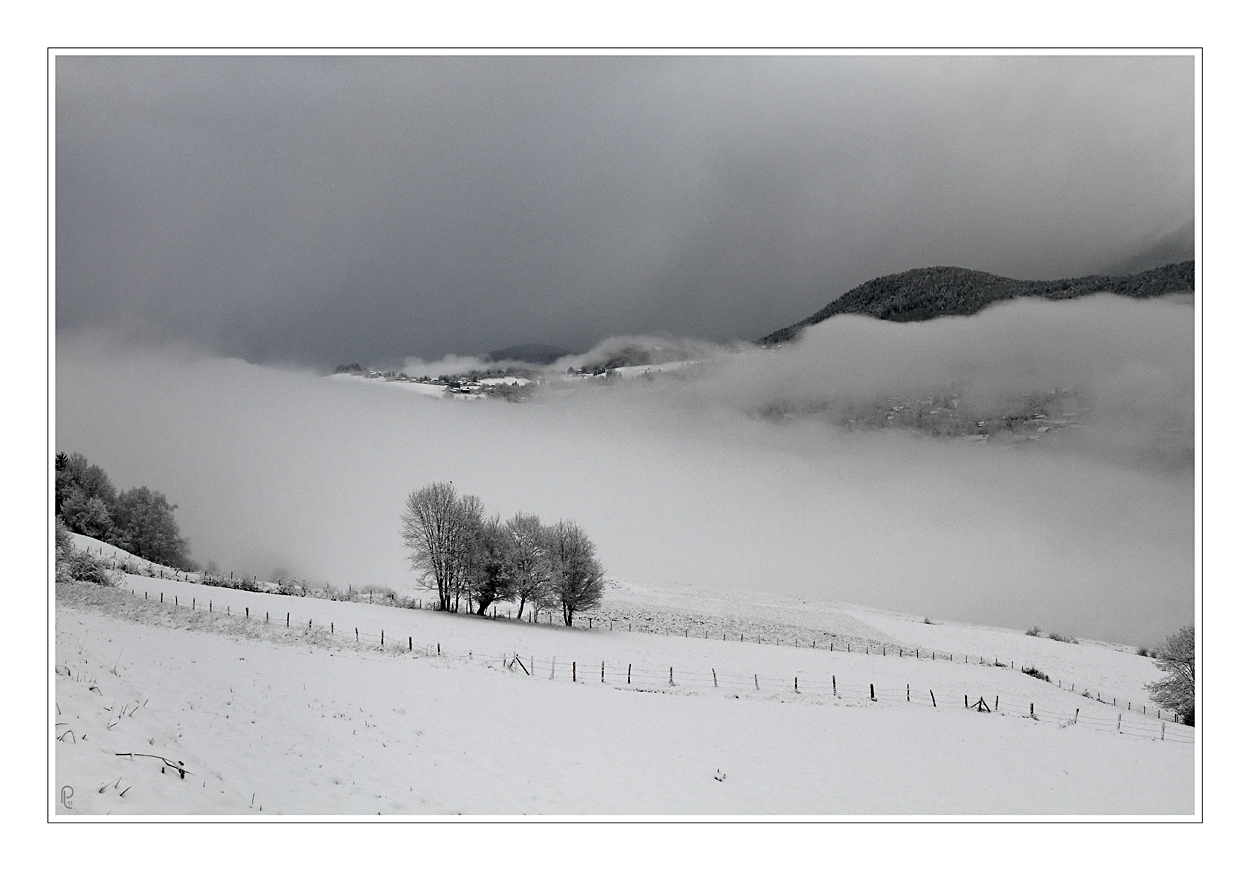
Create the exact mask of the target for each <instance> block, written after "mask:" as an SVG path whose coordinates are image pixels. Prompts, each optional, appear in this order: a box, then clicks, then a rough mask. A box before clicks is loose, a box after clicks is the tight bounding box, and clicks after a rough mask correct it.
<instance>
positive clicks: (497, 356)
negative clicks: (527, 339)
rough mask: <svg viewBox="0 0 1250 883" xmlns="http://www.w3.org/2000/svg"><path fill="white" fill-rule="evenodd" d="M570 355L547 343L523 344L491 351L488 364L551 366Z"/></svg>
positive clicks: (487, 356) (488, 355)
mask: <svg viewBox="0 0 1250 883" xmlns="http://www.w3.org/2000/svg"><path fill="white" fill-rule="evenodd" d="M567 355H569V351H568V350H566V349H564V348H563V347H558V346H550V345H549V344H545V343H523V344H520V345H518V346H509V347H504V348H503V349H500V350H491V351H490V352H489V353H487V355H486V361H488V362H528V363H529V364H531V365H550V364H551V363H552V362H554V361H555V360H556V359H560V358H563V357H564V356H567Z"/></svg>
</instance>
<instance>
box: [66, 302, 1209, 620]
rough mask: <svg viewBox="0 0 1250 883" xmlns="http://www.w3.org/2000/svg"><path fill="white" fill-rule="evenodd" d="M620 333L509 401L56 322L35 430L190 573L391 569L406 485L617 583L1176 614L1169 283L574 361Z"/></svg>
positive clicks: (949, 614)
mask: <svg viewBox="0 0 1250 883" xmlns="http://www.w3.org/2000/svg"><path fill="white" fill-rule="evenodd" d="M631 340H632V341H633V343H634V344H635V345H637V346H641V347H647V346H652V347H653V346H655V345H656V344H657V340H656V339H645V338H639V339H628V338H618V339H615V340H612V341H607V342H605V343H604V344H603V345H601V346H599V347H597V348H596V350H595V351H592V352H589V353H585V354H579V355H575V356H569V357H566V358H565V359H562V360H560V361H558V362H557V363H556V364H555V365H554V366H552V368H551V369H550V371H549V373H548V374H547V375H546V379H545V380H544V382H543V383H541V384H539V385H538V387H537V391H536V392H535V393H534V394H533V395H532V396H531V397H530V398H529V399H527V400H526V401H523V402H519V403H512V402H506V401H502V400H494V399H487V400H480V401H457V400H450V399H445V398H439V397H435V396H424V395H406V394H404V392H405V385H404V384H393V383H384V382H348V381H349V380H353V379H354V378H345V377H343V376H337V377H334V376H331V377H327V376H325V374H324V373H323V372H317V371H314V370H311V369H307V368H292V367H278V366H274V365H257V364H252V363H249V362H245V361H242V360H240V359H234V358H225V357H222V356H219V355H214V354H211V353H210V352H209V351H207V350H199V349H196V348H194V347H192V346H190V345H186V344H166V345H160V344H153V345H150V346H149V345H143V344H140V345H135V344H134V343H133V340H131V341H130V342H128V343H126V344H125V345H123V344H122V343H121V342H120V341H119V339H118V337H117V336H116V335H115V334H114V333H112V332H106V331H102V330H96V331H81V330H76V331H61V332H60V333H58V336H57V341H56V384H55V387H56V402H55V407H56V440H55V444H56V447H57V449H58V450H64V451H79V452H82V453H83V454H85V455H86V456H87V457H88V458H89V459H90V460H91V461H92V462H93V463H99V464H100V465H102V466H103V467H104V468H105V469H106V470H107V471H108V473H109V475H110V476H112V478H113V479H114V481H115V482H116V483H117V484H118V486H132V485H135V486H137V485H148V486H150V487H155V488H159V489H161V490H162V491H163V492H164V493H165V494H166V495H167V496H168V498H169V499H170V501H171V502H173V503H176V504H177V505H178V507H179V508H178V510H177V517H178V521H179V524H180V526H181V528H182V532H183V534H184V535H185V536H186V537H187V538H188V539H189V540H190V543H191V554H192V556H193V557H194V558H195V559H196V560H197V561H199V562H201V563H206V562H209V561H213V562H215V563H217V564H218V565H219V566H221V567H222V568H225V569H233V570H237V571H246V572H249V573H256V574H258V575H260V576H262V577H267V576H269V575H270V574H272V573H273V572H274V570H275V569H277V568H283V569H285V570H286V571H287V572H289V573H290V574H291V575H294V576H296V577H302V578H306V579H308V580H310V581H313V580H322V581H324V580H329V581H332V582H334V583H335V584H338V585H346V584H347V583H352V584H354V585H361V584H369V583H372V584H376V585H385V586H389V587H391V588H395V589H402V588H406V587H410V586H412V585H413V584H414V581H415V577H414V574H413V573H412V572H411V571H410V570H409V569H408V566H407V561H406V558H405V550H404V548H403V545H402V543H401V540H400V535H399V514H400V511H401V508H402V506H403V502H404V499H405V497H406V496H407V495H408V494H409V493H410V492H411V491H412V490H414V489H416V488H418V487H421V486H423V485H426V484H428V483H430V482H435V481H447V480H450V481H453V482H454V483H455V485H456V487H457V488H458V489H460V490H461V491H463V492H466V493H472V494H476V495H478V496H480V497H481V498H482V501H483V503H484V504H485V507H486V510H487V512H488V513H492V512H499V513H500V514H501V515H503V516H504V517H505V518H507V517H509V516H511V515H512V514H514V513H516V512H518V511H526V512H533V513H535V514H537V515H539V516H540V517H541V518H542V519H543V520H544V522H546V521H555V520H558V519H560V518H569V519H573V520H575V521H576V522H577V523H578V524H580V525H581V526H582V527H584V528H585V530H586V531H587V533H588V534H589V535H590V536H591V538H592V539H593V540H594V541H595V542H596V544H597V545H598V549H599V555H600V558H601V560H602V561H603V564H604V566H605V567H606V569H607V572H608V575H609V577H610V578H612V579H616V580H624V581H635V582H645V583H655V584H691V585H696V586H701V587H706V588H709V589H719V590H723V591H730V592H737V593H750V594H753V595H788V596H800V597H808V598H833V599H839V600H842V601H847V602H853V603H858V604H864V605H870V606H876V607H882V608H886V609H892V610H899V611H903V612H910V613H914V614H917V615H927V616H930V617H934V618H942V619H955V620H962V621H969V622H976V623H983V624H991V625H1002V626H1009V627H1019V628H1027V627H1028V626H1031V625H1038V626H1040V627H1041V628H1043V629H1046V630H1051V631H1056V632H1062V633H1065V634H1076V635H1078V636H1080V637H1089V638H1100V639H1107V640H1115V641H1122V642H1126V643H1132V644H1145V645H1150V644H1153V643H1154V642H1157V641H1158V640H1159V639H1160V638H1161V637H1162V636H1163V635H1164V634H1166V633H1168V632H1169V631H1172V630H1174V629H1175V628H1176V627H1177V625H1178V624H1182V623H1187V622H1192V621H1193V616H1194V466H1193V454H1194V451H1193V445H1194V422H1193V414H1194V307H1193V302H1192V297H1191V298H1188V299H1187V298H1184V297H1169V298H1161V299H1154V300H1149V301H1134V300H1130V299H1127V298H1121V297H1113V296H1108V295H1102V296H1096V297H1092V298H1084V299H1081V300H1077V301H1066V302H1043V301H1033V300H1022V301H1013V302H1008V303H1003V304H999V305H996V306H993V307H990V308H989V309H987V310H985V311H984V312H982V313H980V314H978V315H976V316H971V317H946V318H942V319H936V320H932V321H929V322H923V323H911V324H896V323H888V322H881V321H878V320H874V319H867V318H864V317H859V316H837V317H834V318H833V319H830V320H828V321H826V322H823V323H821V324H819V325H817V326H813V327H812V328H809V329H807V330H806V332H805V333H804V334H803V336H802V337H801V339H800V340H799V341H797V342H795V343H793V344H790V345H787V346H783V347H779V348H770V349H762V348H758V347H754V346H751V345H746V344H742V345H735V346H728V347H723V346H717V345H714V344H710V343H703V342H701V341H698V340H686V341H680V340H677V341H668V344H667V345H668V346H670V350H671V352H675V353H678V354H680V355H684V356H686V358H687V359H688V360H690V361H691V362H692V364H690V365H687V366H686V367H685V368H683V370H681V371H678V372H675V373H672V374H663V373H659V374H653V375H651V376H650V377H647V378H639V377H625V378H620V379H616V380H613V381H609V382H596V381H591V380H583V381H581V382H573V381H570V380H569V379H568V373H567V372H568V369H569V368H570V367H573V368H576V367H577V366H579V365H583V364H591V363H594V362H595V361H596V360H597V359H599V358H600V357H602V356H604V355H610V354H611V353H612V352H613V351H614V350H616V349H619V348H620V347H621V346H622V345H628V344H629V343H630V342H631ZM660 342H663V340H661V341H660ZM477 366H480V363H479V362H477V361H476V360H473V359H470V358H467V357H449V360H444V361H443V362H441V363H431V362H421V361H419V360H415V359H412V360H408V361H407V362H402V363H400V364H397V365H391V366H385V367H392V368H403V369H404V370H406V371H408V372H409V373H414V374H416V373H432V374H437V373H450V372H452V371H462V370H468V369H469V368H473V367H477ZM373 367H383V366H373ZM1039 403H1041V404H1039ZM1038 407H1044V408H1048V409H1049V413H1048V414H1046V415H1041V414H1040V413H1036V409H1037V408H1038ZM1003 415H1011V417H1012V419H1010V420H1002V419H997V418H1000V417H1002V416H1003ZM996 420H997V422H996Z"/></svg>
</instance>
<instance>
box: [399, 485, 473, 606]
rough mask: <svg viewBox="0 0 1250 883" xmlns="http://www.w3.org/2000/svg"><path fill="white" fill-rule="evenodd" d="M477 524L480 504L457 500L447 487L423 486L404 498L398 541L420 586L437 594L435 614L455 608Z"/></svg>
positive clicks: (468, 576)
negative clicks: (405, 550)
mask: <svg viewBox="0 0 1250 883" xmlns="http://www.w3.org/2000/svg"><path fill="white" fill-rule="evenodd" d="M481 522H482V501H481V500H479V499H478V498H477V497H473V496H466V497H463V498H461V497H460V496H458V495H457V493H456V489H455V488H454V487H452V486H451V484H450V483H449V482H448V483H436V484H431V485H427V486H426V487H423V488H421V490H419V491H413V492H412V493H411V494H409V495H408V500H407V503H406V504H405V506H404V512H403V515H402V516H401V523H402V530H401V531H400V534H401V536H402V537H403V540H404V545H405V546H407V547H408V549H409V553H408V560H409V561H411V562H412V566H413V567H414V568H415V569H416V570H418V571H420V572H421V574H422V576H421V581H422V584H423V585H425V586H426V587H427V588H431V589H435V590H436V591H437V592H438V609H439V610H451V609H453V605H454V609H457V610H458V609H459V608H460V596H461V595H462V594H465V593H467V592H468V590H469V589H470V586H471V583H472V579H473V546H474V544H475V543H476V541H477V532H478V530H479V529H480V526H481Z"/></svg>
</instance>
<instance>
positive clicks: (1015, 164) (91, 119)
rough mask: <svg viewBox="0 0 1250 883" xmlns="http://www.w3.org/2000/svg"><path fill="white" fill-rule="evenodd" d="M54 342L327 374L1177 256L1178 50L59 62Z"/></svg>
mask: <svg viewBox="0 0 1250 883" xmlns="http://www.w3.org/2000/svg"><path fill="white" fill-rule="evenodd" d="M55 123H56V142H55V147H56V169H55V174H56V179H55V183H56V204H55V210H56V299H55V304H56V323H57V330H58V332H62V331H82V330H87V329H120V330H124V331H127V332H134V333H137V334H138V335H140V336H141V337H142V339H143V340H145V341H146V342H147V343H148V344H151V343H156V342H161V341H178V342H186V343H190V344H192V345H195V346H198V347H201V348H205V349H207V350H209V351H210V352H212V353H215V354H219V355H225V356H237V357H242V358H245V359H247V360H249V361H253V362H261V363H269V362H294V363H298V364H305V365H309V366H312V367H317V368H322V369H325V368H329V367H333V365H335V364H337V363H339V362H344V361H360V362H362V363H367V364H374V365H384V364H388V363H389V364H398V363H400V362H401V361H402V360H403V359H404V358H405V357H419V358H427V359H432V358H437V357H440V356H442V355H444V354H447V353H460V354H477V353H483V352H486V351H488V350H491V349H496V348H501V347H505V346H510V345H514V344H520V343H531V342H532V343H549V344H554V345H557V346H563V347H567V348H569V349H570V350H574V351H585V350H588V349H589V348H590V347H591V346H593V345H594V344H595V343H596V342H597V341H599V340H601V339H603V338H605V337H608V336H610V335H617V334H640V333H664V334H672V335H684V336H694V337H703V338H709V339H712V340H719V341H723V340H730V339H754V338H756V337H759V336H761V335H763V334H766V333H768V332H770V331H773V330H775V329H776V328H778V327H782V326H785V325H789V324H791V323H793V322H795V321H797V320H799V319H801V318H803V317H805V316H807V315H809V314H810V313H812V312H814V311H815V310H816V309H818V308H819V307H821V306H823V305H824V304H825V303H827V302H828V301H829V300H831V299H832V298H834V297H835V296H837V295H839V294H841V293H842V292H844V291H846V290H848V289H850V288H852V287H854V286H855V285H858V284H859V283H861V282H863V281H866V280H867V279H869V278H872V277H874V276H880V275H884V274H887V273H895V272H901V271H903V270H907V269H911V268H913V267H918V266H933V265H956V266H963V267H969V268H973V269H980V270H987V271H990V272H994V273H1000V274H1003V275H1007V276H1014V277H1018V278H1055V277H1060V276H1075V275H1083V274H1088V273H1104V272H1119V271H1126V270H1136V269H1145V268H1147V267H1149V266H1153V265H1156V264H1159V263H1165V262H1167V261H1170V260H1180V259H1186V258H1189V257H1192V256H1193V244H1192V225H1193V221H1194V149H1193V145H1194V61H1193V59H1192V58H1191V57H1162V56H1156V57H1140V58H1133V57H1105V58H1077V57H1041V58H1027V57H1006V58H1002V57H976V58H905V57H876V58H864V57H607V58H603V57H598V58H596V57H565V58H555V57H533V58H522V57H394V58H380V57H372V58H330V57H307V58H283V57H253V58H246V57H242V58H233V57H155V58H126V57H65V56H62V57H59V58H58V59H57V60H56V119H55Z"/></svg>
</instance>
